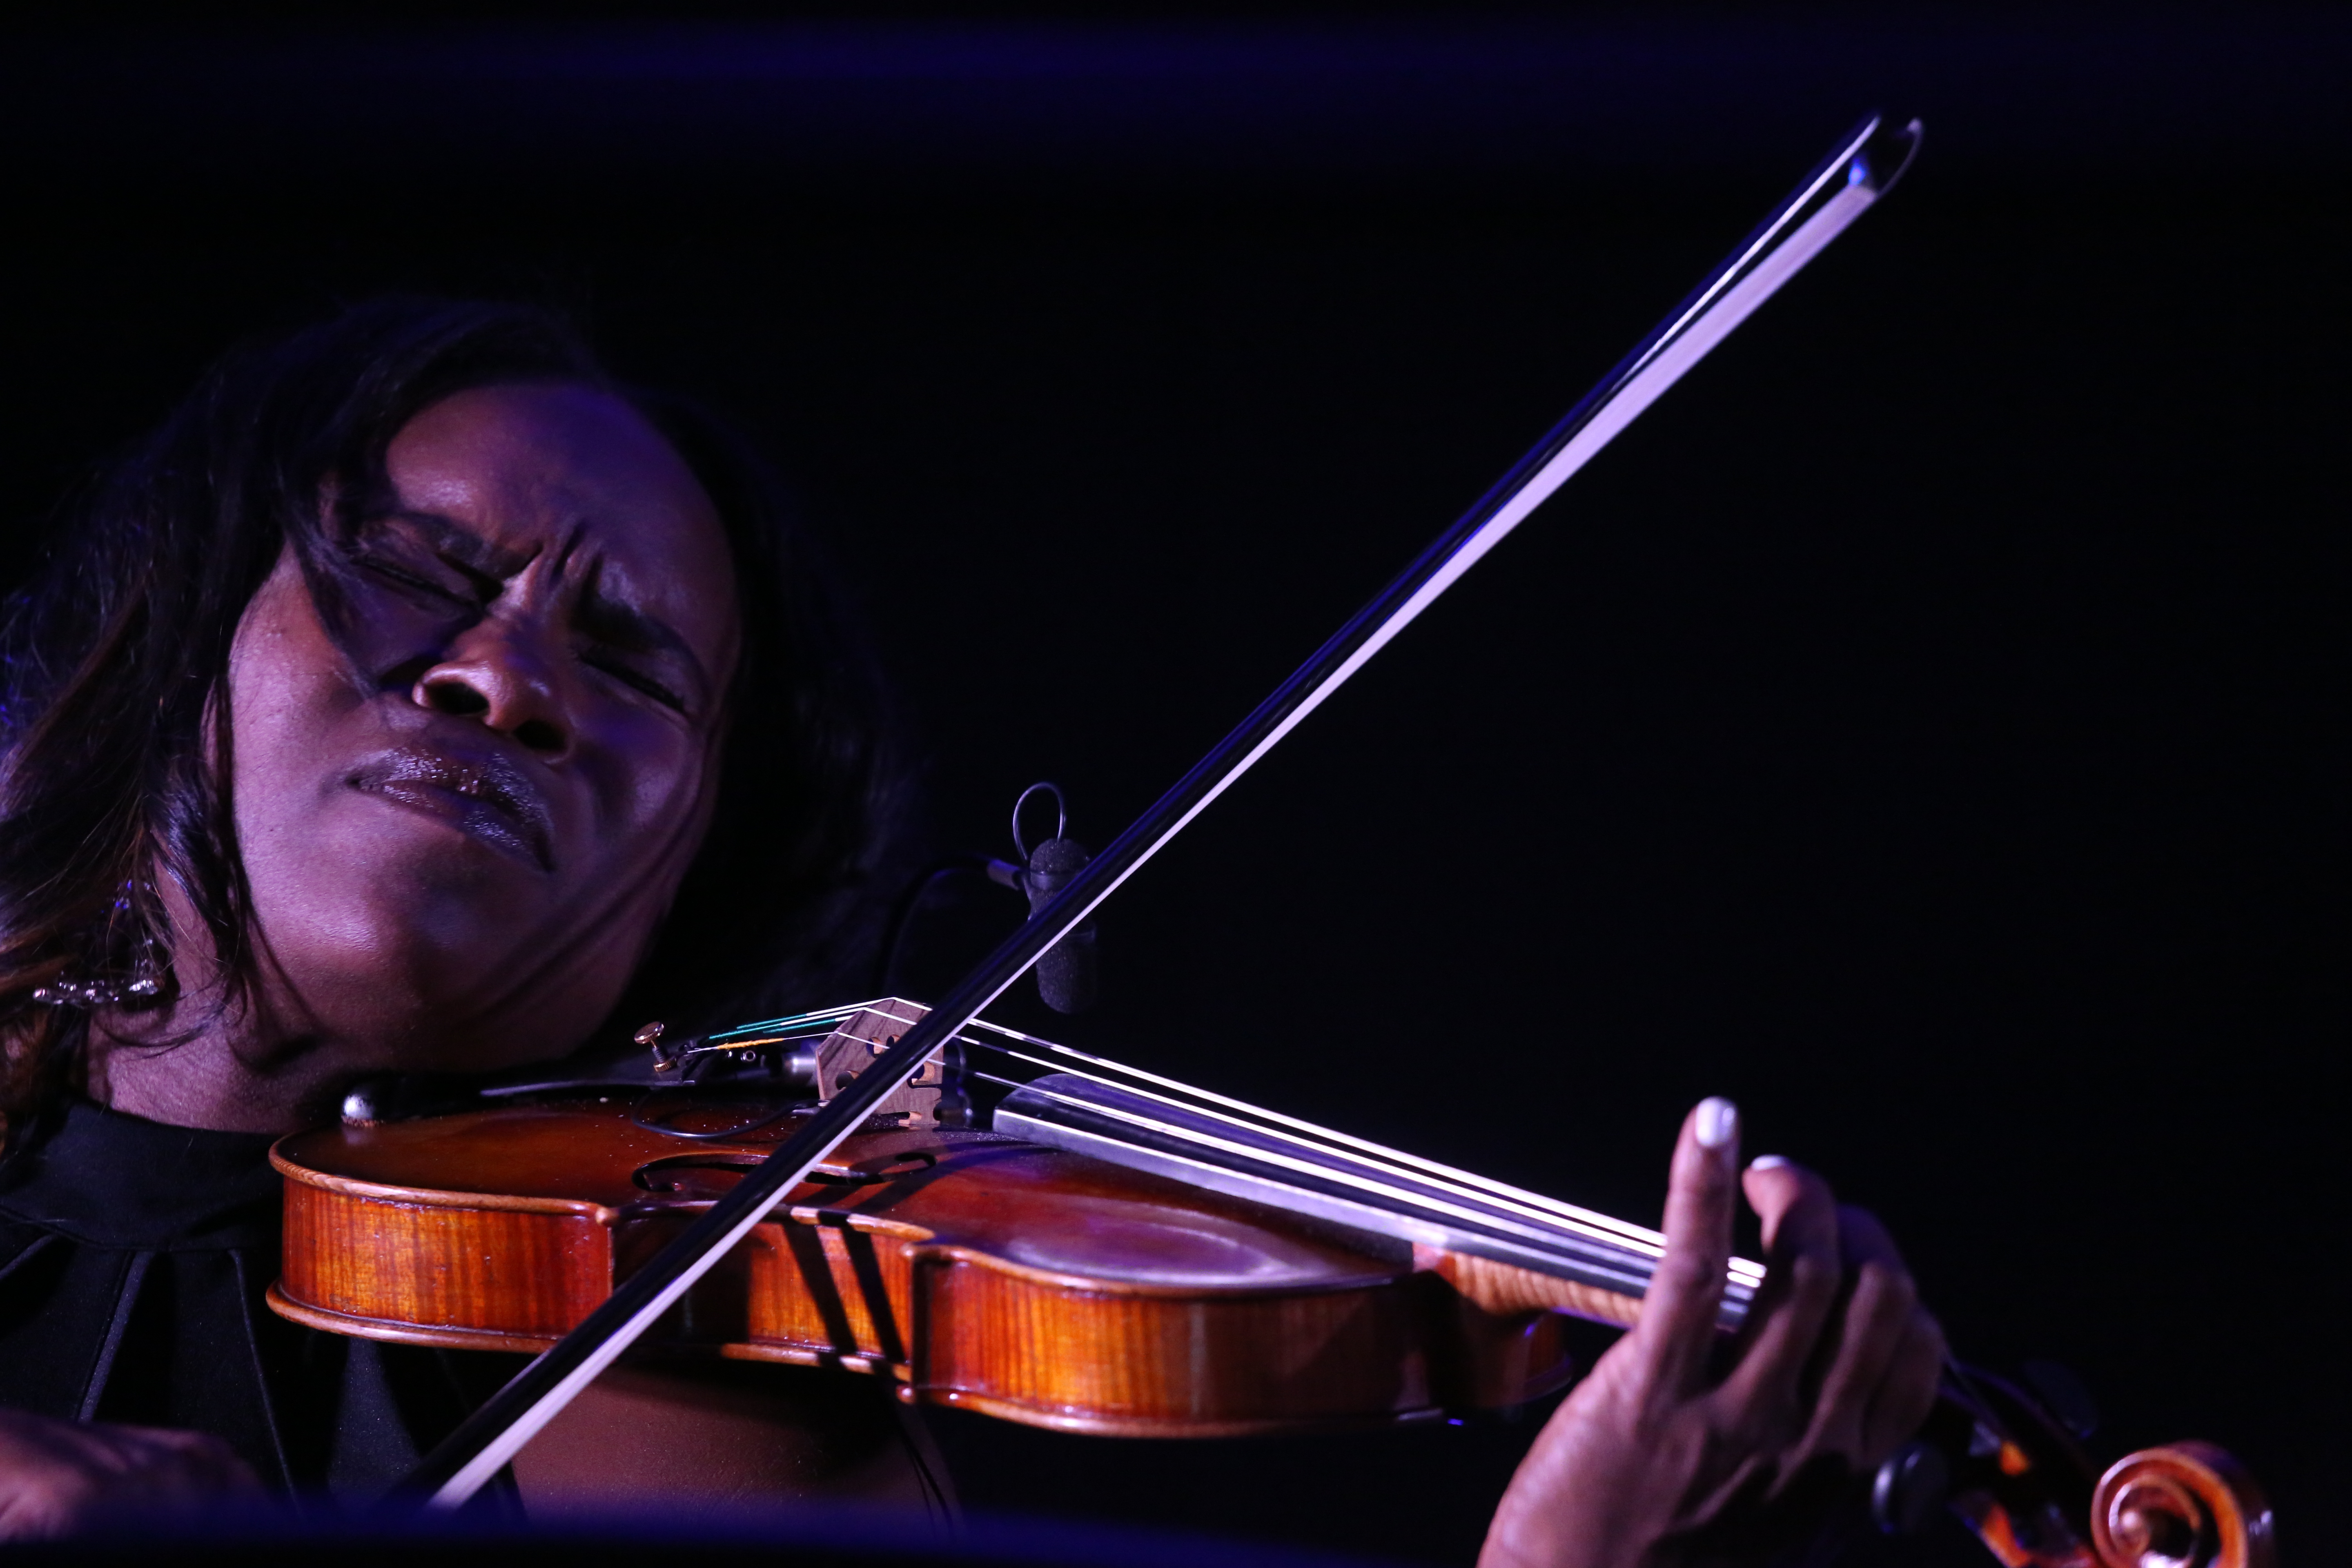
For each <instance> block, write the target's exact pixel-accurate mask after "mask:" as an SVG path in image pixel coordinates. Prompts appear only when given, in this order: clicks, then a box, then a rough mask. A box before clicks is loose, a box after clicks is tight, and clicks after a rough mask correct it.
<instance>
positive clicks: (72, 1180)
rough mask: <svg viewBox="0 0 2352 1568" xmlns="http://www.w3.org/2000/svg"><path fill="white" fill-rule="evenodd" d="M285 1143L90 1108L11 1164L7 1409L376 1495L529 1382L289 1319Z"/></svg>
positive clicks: (264, 1474) (71, 1115)
mask: <svg viewBox="0 0 2352 1568" xmlns="http://www.w3.org/2000/svg"><path fill="white" fill-rule="evenodd" d="M271 1142H274V1140H273V1139H272V1138H271V1137H270V1136H268V1135H267V1134H263V1133H247V1132H207V1131H201V1130H199V1129H195V1128H189V1127H167V1126H164V1125H163V1124H162V1123H161V1122H155V1121H143V1120H142V1119H141V1118H139V1117H135V1116H124V1115H121V1114H119V1113H117V1112H114V1111H110V1110H105V1109H103V1108H101V1107H100V1106H98V1105H95V1104H92V1103H90V1102H89V1101H88V1100H76V1101H74V1102H73V1103H72V1104H70V1105H69V1106H68V1108H67V1109H66V1110H65V1113H64V1115H63V1116H62V1117H61V1118H58V1119H57V1120H56V1121H55V1123H54V1125H53V1126H52V1127H50V1128H49V1129H48V1130H47V1135H46V1136H45V1137H42V1138H41V1139H40V1140H39V1141H38V1142H37V1143H35V1144H33V1145H32V1146H30V1147H27V1148H26V1149H25V1150H23V1151H22V1152H19V1153H17V1154H16V1155H15V1156H13V1157H12V1158H11V1159H9V1160H8V1162H7V1163H6V1164H5V1166H0V1405H7V1406H13V1407H15V1408H17V1409H21V1410H30V1411H34V1412H37V1413H38V1414H40V1415H53V1416H58V1417H63V1418H66V1419H72V1420H99V1421H121V1422H129V1423H133V1424H136V1425H140V1426H178V1427H193V1428H196V1429H199V1430H203V1431H207V1432H211V1433H214V1434H215V1435H217V1436H220V1437H222V1438H224V1439H226V1441H227V1442H228V1444H229V1445H230V1446H231V1447H234V1448H235V1449H236V1451H237V1453H238V1454H239V1456H241V1457H242V1458H244V1459H245V1461H246V1463H247V1464H249V1465H251V1466H252V1467H253V1468H254V1471H255V1473H256V1474H257V1475H259V1476H260V1477H261V1478H262V1479H263V1480H264V1481H265V1482H268V1483H270V1484H272V1485H273V1486H275V1487H278V1488H281V1489H289V1490H306V1491H308V1490H317V1489H322V1488H323V1489H331V1490H333V1491H335V1492H339V1493H344V1494H347V1495H352V1496H374V1495H379V1494H381V1493H382V1492H383V1491H384V1490H385V1489H387V1488H389V1487H390V1486H391V1485H392V1484H393V1483H394V1481H396V1480H398V1479H400V1477H401V1476H402V1475H403V1474H404V1473H405V1472H406V1470H407V1469H408V1468H409V1467H410V1466H412V1465H413V1464H415V1461H416V1459H417V1458H418V1457H419V1456H420V1455H421V1454H422V1453H423V1452H424V1451H425V1449H426V1448H429V1447H431V1446H432V1445H433V1444H434V1443H435V1442H436V1441H438V1440H439V1438H440V1437H441V1436H443V1435H444V1434H446V1432H448V1431H449V1430H450V1429H451V1428H452V1427H454V1426H456V1425H457V1423H458V1421H460V1420H462V1419H463V1418H464V1416H465V1415H467V1412H469V1411H470V1410H472V1409H473V1407H474V1405H476V1404H477V1403H478V1402H479V1401H480V1400H481V1399H482V1398H484V1397H486V1396H487V1395H488V1393H489V1392H490V1391H491V1390H492V1389H495V1388H496V1387H498V1385H499V1384H501V1383H503V1382H504V1381H505V1380H506V1379H507V1378H508V1377H509V1376H511V1375H512V1374H513V1373H514V1371H515V1369H516V1368H517V1367H518V1366H520V1364H521V1363H522V1361H523V1359H524V1358H522V1357H520V1356H507V1355H491V1354H485V1353H483V1352H462V1353H460V1352H446V1351H436V1350H428V1349H423V1348H419V1347H413V1346H406V1345H384V1344H378V1343H375V1342H373V1341H368V1340H354V1339H346V1338H343V1337H341V1336H340V1335H335V1334H327V1333H321V1332H320V1331H317V1330H315V1329H305V1328H300V1327H298V1326H297V1325H295V1324H293V1323H290V1322H288V1321H285V1320H284V1319H282V1318H280V1317H278V1315H277V1314H276V1313H275V1312H272V1311H271V1310H269V1308H268V1305H267V1304H266V1303H265V1301H264V1300H263V1299H262V1297H263V1292H264V1291H266V1290H267V1289H268V1288H269V1283H270V1281H271V1280H272V1279H276V1278H277V1276H278V1240H279V1226H280V1215H281V1205H282V1202H283V1196H282V1192H281V1186H280V1179H279V1177H278V1173H277V1172H275V1171H273V1170H272V1169H270V1166H269V1161H268V1152H269V1145H270V1144H271Z"/></svg>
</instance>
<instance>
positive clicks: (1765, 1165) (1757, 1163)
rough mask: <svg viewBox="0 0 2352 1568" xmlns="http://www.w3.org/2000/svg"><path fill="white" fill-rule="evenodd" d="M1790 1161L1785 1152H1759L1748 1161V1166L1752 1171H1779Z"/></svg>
mask: <svg viewBox="0 0 2352 1568" xmlns="http://www.w3.org/2000/svg"><path fill="white" fill-rule="evenodd" d="M1787 1163H1789V1161H1788V1157H1787V1156H1786V1155H1783V1154H1759V1155H1757V1156H1756V1158H1754V1159H1753V1160H1750V1161H1748V1169H1749V1170H1751V1171H1777V1170H1779V1169H1780V1167H1781V1166H1783V1165H1785V1164H1787Z"/></svg>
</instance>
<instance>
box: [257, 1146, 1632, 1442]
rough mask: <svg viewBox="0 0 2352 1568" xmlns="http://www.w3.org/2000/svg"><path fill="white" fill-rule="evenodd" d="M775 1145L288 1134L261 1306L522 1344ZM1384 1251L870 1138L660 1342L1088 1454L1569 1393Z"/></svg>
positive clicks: (743, 1250)
mask: <svg viewBox="0 0 2352 1568" xmlns="http://www.w3.org/2000/svg"><path fill="white" fill-rule="evenodd" d="M733 1114H734V1112H733V1111H732V1110H714V1111H713V1112H711V1114H710V1124H711V1125H713V1126H719V1125H724V1122H723V1121H721V1118H724V1117H729V1116H731V1115H733ZM791 1131H793V1123H792V1121H785V1122H783V1123H782V1124H781V1125H780V1126H777V1127H772V1128H769V1129H766V1130H764V1131H760V1132H756V1133H752V1134H750V1135H747V1136H745V1137H743V1138H741V1139H740V1140H739V1139H729V1140H721V1141H719V1142H711V1143H705V1144H701V1145H698V1146H694V1147H691V1148H689V1149H688V1150H685V1151H681V1150H680V1147H679V1144H678V1142H677V1140H676V1139H674V1138H670V1137H666V1136H664V1135H663V1134H661V1133H659V1132H656V1131H649V1130H647V1129H644V1128H641V1127H638V1126H636V1125H635V1123H634V1122H633V1121H632V1119H631V1117H630V1115H629V1112H628V1110H627V1108H626V1107H625V1105H623V1104H618V1103H614V1104H602V1103H597V1102H593V1101H591V1102H583V1103H573V1104H563V1105H538V1106H530V1107H515V1108H510V1109H501V1110H487V1111H475V1112H467V1113H465V1114H461V1115H457V1116H448V1117H437V1118H434V1119H431V1120H428V1121H414V1122H404V1123H397V1124H393V1125H388V1126H379V1127H365V1126H361V1127H343V1128H336V1129H331V1130H325V1131H317V1132H310V1133H303V1134H299V1135H297V1136H295V1137H292V1138H289V1139H287V1140H286V1141H284V1142H281V1143H280V1144H279V1145H278V1149H277V1151H276V1152H274V1153H273V1156H272V1158H273V1160H274V1162H275V1163H276V1164H277V1166H278V1170H279V1171H280V1172H282V1173H284V1174H285V1175H286V1176H287V1178H288V1183H287V1209H286V1221H287V1234H286V1264H285V1275H284V1278H283V1279H281V1280H280V1281H279V1282H278V1285H277V1286H275V1287H273V1288H272V1289H271V1292H270V1304H271V1306H272V1307H273V1308H275V1309H276V1310H278V1312H280V1313H281V1314H283V1315H284V1316H286V1317H289V1318H291V1319H293V1320H295V1321H299V1322H304V1323H308V1324H310V1325H311V1326H313V1327H317V1328H321V1329H327V1330H331V1331H335V1332H338V1333H345V1334H357V1335H361V1336H363V1337H368V1338H374V1339H383V1340H393V1341H399V1342H409V1343H423V1344H436V1345H446V1346H455V1347H466V1348H477V1349H499V1350H515V1351H536V1350H540V1349H542V1348H544V1347H545V1346H546V1345H548V1344H550V1343H552V1342H554V1341H555V1340H556V1339H557V1338H559V1337H560V1336H562V1334H563V1333H565V1332H566V1331H569V1330H570V1329H571V1328H572V1326H573V1325H574V1324H576V1323H577V1322H578V1321H580V1320H581V1319H582V1318H583V1317H585V1316H586V1315H587V1313H588V1312H589V1311H590V1310H592V1309H593V1307H595V1305H596V1304H597V1303H598V1302H600V1301H602V1300H604V1298H605V1297H606V1296H607V1295H608V1294H610V1292H611V1290H612V1289H613V1286H614V1283H615V1282H616V1281H617V1280H619V1279H625V1278H626V1276H627V1275H628V1274H629V1272H630V1271H631V1270H633V1269H634V1268H636V1267H638V1266H639V1265H640V1264H641V1263H642V1262H643V1261H644V1260H645V1259H646V1258H649V1257H651V1256H652V1255H653V1253H654V1252H656V1250H658V1249H659V1247H661V1246H662V1245H663V1244H664V1243H665V1242H667V1240H669V1239H670V1237H672V1236H673V1235H675V1233H676V1232H677V1229H678V1228H680V1227H681V1226H683V1225H684V1224H685V1222H686V1221H687V1220H688V1218H690V1217H691V1216H692V1215H695V1214H696V1213H698V1212H699V1211H701V1210H702V1209H704V1208H706V1207H708V1205H709V1204H710V1202H711V1201H712V1200H714V1199H715V1198H716V1197H717V1196H719V1194H721V1193H723V1192H724V1191H725V1190H726V1189H727V1188H728V1187H729V1186H730V1185H731V1184H733V1183H734V1182H735V1181H736V1180H738V1179H739V1178H740V1173H741V1172H742V1170H743V1169H745V1168H746V1167H748V1166H749V1165H751V1164H752V1163H756V1162H757V1161H758V1160H759V1159H760V1158H761V1157H762V1156H764V1155H765V1154H766V1153H767V1152H769V1151H770V1150H771V1149H772V1147H773V1146H774V1144H775V1142H778V1141H779V1140H781V1139H782V1138H783V1137H785V1136H787V1135H789V1133H790V1132H791ZM1382 1246H1383V1244H1382V1243H1381V1242H1379V1241H1377V1240H1375V1239H1374V1238H1370V1237H1361V1236H1354V1235H1349V1234H1346V1233H1340V1232H1336V1231H1334V1230H1332V1229H1331V1228H1329V1227H1328V1226H1321V1225H1318V1223H1317V1222H1315V1221H1312V1220H1307V1219H1303V1218H1299V1217H1297V1216H1292V1215H1285V1214H1282V1213H1280V1212H1278V1211H1275V1210H1272V1209H1267V1208H1264V1207H1262V1206H1260V1205H1255V1204H1249V1203H1245V1202H1241V1201H1238V1200H1233V1199H1226V1198H1221V1197H1218V1196H1216V1195H1215V1194H1205V1193H1202V1192H1201V1191H1200V1190H1199V1189H1197V1188H1192V1187H1187V1186H1184V1185H1182V1184H1178V1183H1174V1182H1171V1181H1169V1180H1167V1179H1165V1178H1162V1177H1159V1176H1155V1175H1152V1174H1150V1173H1145V1172H1139V1171H1130V1170H1125V1169H1121V1168H1119V1167H1117V1166H1113V1165H1110V1164H1108V1163H1103V1162H1100V1161H1097V1160H1092V1159H1088V1158H1087V1157H1086V1156H1084V1155H1080V1154H1075V1153H1071V1152H1066V1151H1061V1150H1053V1149H1045V1148H1040V1147H1037V1146H1035V1145H1033V1144H1028V1143H1024V1142H1018V1141H1015V1140H1013V1139H1008V1138H1003V1137H999V1136H995V1135H992V1134H989V1133H982V1132H970V1131H883V1132H868V1133H861V1134H858V1135H856V1137H854V1138H852V1139H851V1140H850V1141H849V1142H846V1143H845V1144H844V1145H843V1146H842V1147H841V1149H840V1150H838V1151H837V1152H836V1153H835V1157H834V1159H833V1160H831V1161H829V1162H828V1163H826V1164H825V1165H824V1166H822V1167H820V1168H819V1170H818V1171H817V1173H816V1179H814V1180H812V1181H811V1182H808V1183H805V1184H803V1185H802V1186H800V1187H799V1188H797V1189H795V1190H794V1191H793V1193H791V1194H789V1195H788V1198H787V1206H786V1207H785V1208H784V1209H782V1210H781V1211H779V1214H778V1215H775V1216H772V1218H771V1219H770V1220H768V1221H767V1222H765V1223H763V1224H761V1226H759V1227H758V1228H757V1229H756V1230H755V1231H754V1232H752V1234H751V1237H750V1238H749V1239H748V1240H747V1241H746V1242H745V1243H744V1244H743V1245H742V1246H740V1247H737V1248H736V1249H735V1252H734V1253H733V1254H732V1255H731V1256H730V1258H729V1259H728V1260H727V1261H726V1262H725V1263H724V1264H722V1265H721V1266H720V1267H719V1268H717V1269H714V1270H713V1271H712V1272H711V1274H710V1275H709V1276H708V1277H706V1278H705V1279H703V1280H702V1281H700V1282H699V1283H698V1285H697V1286H696V1288H695V1289H694V1290H693V1291H692V1292H691V1293H690V1294H689V1295H688V1298H687V1300H686V1301H685V1304H684V1307H683V1310H680V1311H678V1312H676V1313H673V1314H672V1318H671V1321H670V1322H669V1323H668V1324H667V1334H666V1337H665V1340H664V1342H663V1346H664V1348H666V1349H667V1350H669V1351H672V1352H698V1353H703V1354H714V1355H719V1356H729V1357H734V1358H738V1359H744V1360H755V1361H774V1362H786V1363H803V1364H811V1365H835V1366H842V1367H846V1368H849V1369H852V1370H856V1371H864V1372H870V1373H881V1374H884V1375H887V1376H890V1377H893V1378H895V1379H897V1380H898V1383H899V1384H900V1394H901V1396H902V1397H906V1398H909V1399H923V1400H929V1401H934V1402H938V1403H941V1404H950V1405H960V1406H964V1407H968V1408H972V1409H977V1410H981V1411H984V1412H986V1413H988V1414H991V1415H999V1416H1004V1417H1008V1418H1011V1419H1013V1420H1017V1421H1024V1422H1027V1423H1030V1424H1033V1425H1037V1426H1053V1427H1058V1428H1062V1429H1066V1430H1075V1431H1088V1432H1098V1433H1106V1434H1133V1435H1163V1436H1224V1435H1234V1434H1242V1433H1250V1432H1267V1431H1281V1430H1298V1429H1313V1428H1329V1427H1345V1426H1372V1425H1383V1424H1389V1423H1394V1422H1400V1421H1411V1420H1415V1419H1422V1418H1426V1417H1430V1416H1434V1415H1440V1414H1441V1413H1442V1412H1444V1411H1445V1410H1447V1409H1458V1408H1463V1407H1481V1406H1495V1405H1510V1404H1516V1403H1518V1402H1520V1401H1522V1400H1526V1399H1529V1398H1532V1397H1535V1396H1537V1395H1538V1394H1544V1393H1547V1392H1549V1391H1550V1390H1551V1389H1553V1388H1556V1387H1558V1386H1559V1385H1560V1384H1562V1383H1564V1382H1565V1381H1566V1380H1567V1378H1568V1376H1569V1375H1570V1366H1569V1363H1568V1360H1567V1357H1566V1354H1565V1352H1564V1351H1563V1348H1562V1344H1561V1334H1560V1327H1559V1320H1558V1319H1557V1318H1556V1317H1554V1316H1553V1315H1551V1314H1550V1313H1549V1312H1547V1311H1544V1310H1540V1309H1541V1308H1543V1307H1546V1306H1551V1305H1555V1304H1556V1303H1554V1302H1551V1301H1549V1300H1534V1299H1529V1300H1500V1301H1498V1302H1496V1303H1495V1304H1497V1305H1500V1306H1502V1307H1503V1308H1504V1309H1505V1310H1486V1308H1485V1307H1482V1306H1480V1305H1478V1304H1477V1302H1476V1300H1474V1299H1473V1298H1474V1297H1475V1296H1480V1295H1483V1294H1485V1293H1484V1292H1480V1291H1475V1290H1474V1291H1472V1292H1471V1293H1469V1294H1465V1292H1464V1291H1462V1290H1459V1289H1455V1288H1454V1285H1453V1283H1451V1282H1450V1281H1449V1279H1447V1278H1446V1275H1447V1274H1448V1273H1450V1272H1452V1271H1453V1270H1452V1268H1451V1267H1450V1264H1451V1259H1452V1255H1449V1254H1434V1255H1424V1256H1423V1257H1422V1258H1420V1259H1419V1260H1418V1262H1417V1261H1416V1259H1415V1258H1413V1257H1412V1254H1411V1250H1410V1249H1408V1248H1405V1247H1396V1248H1395V1249H1394V1250H1393V1251H1383V1250H1380V1248H1381V1247H1382ZM1559 1283H1560V1282H1558V1281H1547V1284H1549V1285H1555V1286H1556V1285H1559ZM1604 1305H1605V1304H1604Z"/></svg>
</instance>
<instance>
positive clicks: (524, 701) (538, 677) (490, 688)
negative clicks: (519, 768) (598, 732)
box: [409, 622, 572, 758]
mask: <svg viewBox="0 0 2352 1568" xmlns="http://www.w3.org/2000/svg"><path fill="white" fill-rule="evenodd" d="M409 695H410V697H411V698H412V699H413V700H415V702H416V703H417V704H418V705H419V706H420V707H425V708H430V709H432V710H434V711H435V712H436V713H449V714H454V715H456V716H457V717H458V718H461V719H478V720H480V721H482V722H483V723H484V724H485V725H487V726H488V727H489V728H490V729H493V730H496V731H499V733H500V734H502V735H510V736H512V737H513V738H514V739H515V740H517V741H519V742H521V743H522V744H524V745H526V746H528V747H530V749H531V750H532V751H534V752H539V753H540V754H541V755H542V756H546V757H549V758H553V757H556V756H560V755H561V754H562V753H563V752H566V751H568V750H569V749H570V748H571V745H572V725H571V724H570V722H569V721H568V720H567V718H566V715H565V713H564V711H563V703H562V698H561V697H560V696H559V695H558V693H557V691H556V689H555V681H554V679H553V675H552V672H551V670H550V669H549V668H548V664H547V661H546V660H545V659H544V658H541V657H540V655H539V653H538V652H537V651H536V650H535V649H534V648H532V647H530V645H529V642H528V639H526V638H524V637H519V636H517V635H515V633H513V632H512V631H511V630H509V629H508V628H505V627H502V626H498V625H496V624H495V623H490V622H485V623H483V624H481V625H479V626H474V627H471V628H469V629H468V630H467V632H466V633H465V635H463V636H462V637H459V638H458V640H457V643H456V644H455V645H454V646H452V647H450V648H449V650H448V656H447V657H446V658H444V659H442V661H441V662H440V663H438V664H436V665H435V666H433V667H432V668H430V669H427V670H426V671H425V673H424V674H423V675H420V676H418V677H417V678H416V685H415V689H413V690H412V691H411V692H410V693H409Z"/></svg>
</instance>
